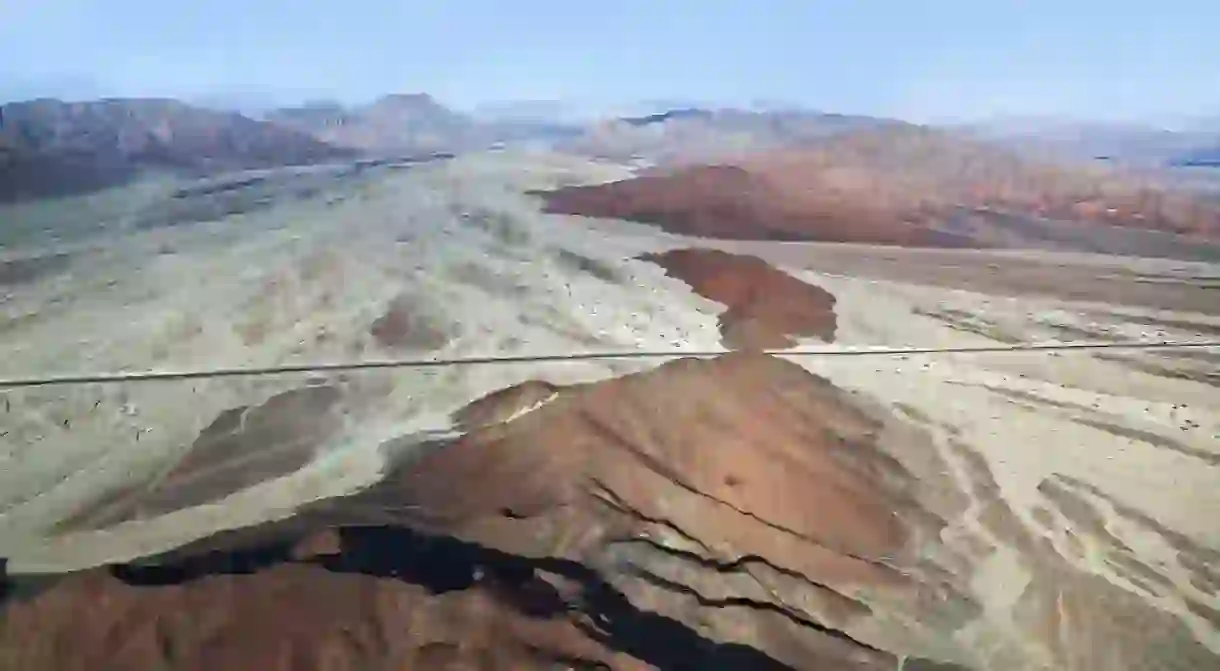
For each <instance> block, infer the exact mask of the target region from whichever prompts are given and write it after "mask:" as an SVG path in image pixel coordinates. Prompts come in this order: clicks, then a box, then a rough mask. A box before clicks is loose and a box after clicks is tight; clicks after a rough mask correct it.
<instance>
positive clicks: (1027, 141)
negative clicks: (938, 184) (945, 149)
mask: <svg viewBox="0 0 1220 671" xmlns="http://www.w3.org/2000/svg"><path fill="white" fill-rule="evenodd" d="M951 130H954V131H957V132H965V133H967V134H969V135H971V136H972V137H975V138H978V139H984V140H988V141H992V142H998V143H1001V144H1005V145H1007V146H1008V147H1010V148H1012V149H1016V150H1019V151H1021V152H1023V153H1026V154H1041V155H1044V156H1058V157H1062V158H1084V159H1095V160H1105V161H1112V162H1117V163H1124V164H1129V165H1144V166H1150V165H1161V164H1165V163H1167V162H1172V161H1174V160H1175V157H1177V156H1180V155H1182V154H1186V153H1189V152H1191V151H1193V150H1195V149H1197V148H1198V147H1200V146H1201V145H1206V144H1207V143H1208V142H1209V141H1211V140H1212V139H1213V138H1215V137H1217V134H1216V133H1209V132H1205V131H1204V130H1202V129H1201V128H1199V129H1190V130H1170V129H1167V128H1158V127H1156V126H1152V125H1143V124H1135V123H1116V122H1110V123H1107V122H1093V121H1076V120H1065V119H1055V118H1040V117H1028V118H1026V117H1020V118H1007V119H998V120H992V121H988V122H982V123H976V124H969V125H965V126H954V127H951Z"/></svg>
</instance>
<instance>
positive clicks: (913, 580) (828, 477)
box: [0, 353, 1220, 671]
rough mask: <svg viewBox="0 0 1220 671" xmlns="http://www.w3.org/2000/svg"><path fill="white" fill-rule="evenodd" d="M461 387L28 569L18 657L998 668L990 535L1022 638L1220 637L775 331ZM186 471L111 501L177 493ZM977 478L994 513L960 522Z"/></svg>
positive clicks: (216, 459)
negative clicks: (400, 447)
mask: <svg viewBox="0 0 1220 671" xmlns="http://www.w3.org/2000/svg"><path fill="white" fill-rule="evenodd" d="M264 411H265V412H275V413H276V416H275V417H268V418H267V419H265V420H260V421H263V422H272V423H278V424H281V425H293V424H298V425H300V423H302V422H305V423H306V424H308V423H310V422H314V421H316V420H314V419H312V418H311V417H310V416H311V415H312V414H314V413H316V412H317V408H315V407H313V406H312V402H305V401H299V400H296V399H295V397H292V400H277V401H276V402H275V403H269V404H268V405H267V407H266V408H265V409H264ZM246 412H247V414H248V413H249V412H251V411H246ZM912 413H915V411H912ZM461 414H462V417H463V421H464V422H466V423H467V424H468V425H471V426H473V424H474V423H476V422H477V423H478V424H479V425H480V426H479V427H478V428H473V429H472V430H471V431H470V432H469V433H467V434H465V435H464V436H463V437H460V438H457V439H455V440H452V441H450V442H448V443H447V444H444V445H443V446H442V448H441V449H429V450H425V451H416V452H415V453H414V454H413V455H412V456H409V457H401V458H400V461H399V462H398V465H397V466H395V467H393V468H391V469H390V471H389V472H388V473H387V474H386V475H385V477H384V478H383V479H382V480H381V481H380V482H379V483H377V484H374V485H372V486H371V487H369V488H367V489H365V490H363V491H360V492H358V493H355V494H353V495H350V496H346V497H341V498H336V499H329V500H323V501H320V502H317V503H314V504H308V505H306V506H304V507H302V508H300V509H298V510H297V512H296V513H295V514H294V515H293V516H291V517H288V518H286V519H284V520H281V521H278V522H270V523H266V524H262V525H258V526H254V527H247V528H243V529H239V530H235V531H229V532H223V533H220V534H218V535H216V536H213V537H210V538H205V539H203V540H201V541H198V542H195V543H192V544H189V545H187V546H186V547H183V548H180V549H178V550H175V551H171V552H170V553H168V554H165V555H163V556H160V557H151V558H147V559H142V560H139V561H137V562H133V563H127V564H118V565H114V566H111V567H109V568H98V569H91V570H87V571H84V572H80V573H77V574H74V575H69V576H66V577H63V578H59V579H30V578H26V579H24V580H25V581H24V582H23V581H22V580H17V581H16V582H15V583H14V585H13V594H12V595H11V597H10V603H9V604H8V607H7V613H6V615H5V618H4V619H3V621H2V622H0V667H2V668H6V669H39V670H42V671H55V670H58V669H87V668H88V669H92V668H123V669H163V668H173V669H181V670H190V669H199V670H203V669H213V668H260V669H294V670H304V669H328V670H331V671H333V670H335V669H390V668H403V667H404V666H405V667H408V668H414V667H415V666H419V667H420V668H438V669H441V668H445V669H516V668H531V669H532V668H556V665H566V667H564V668H589V669H594V668H614V669H637V668H638V669H644V668H660V669H705V668H743V669H772V668H773V669H878V670H881V669H886V670H888V669H894V668H902V669H908V670H909V669H957V668H980V667H974V666H973V665H972V664H971V662H970V660H969V658H966V657H964V656H963V654H962V652H960V651H957V646H956V644H955V643H954V642H953V638H952V636H953V632H955V631H957V630H959V629H962V628H964V627H968V626H970V623H971V622H972V621H973V620H974V619H975V618H977V617H979V614H980V610H981V607H982V604H981V603H980V602H979V601H978V595H977V592H975V591H974V590H972V586H971V576H972V575H974V574H975V573H976V571H979V570H983V566H984V565H985V564H986V561H987V557H988V555H989V554H990V553H991V552H992V551H994V549H995V546H994V544H995V543H1000V544H1004V545H1006V546H1009V547H1013V548H1019V550H1020V553H1021V557H1022V559H1021V562H1022V564H1023V565H1024V566H1025V567H1026V569H1027V570H1029V571H1030V572H1031V574H1032V579H1031V581H1030V583H1029V585H1028V587H1027V588H1026V589H1025V590H1024V591H1023V592H1021V593H1020V595H1019V600H1018V603H1017V606H1016V607H1015V610H1014V613H1015V614H1016V615H1015V617H1016V620H1015V621H1014V622H1012V624H1011V625H1010V626H1011V627H1014V628H1015V629H1013V631H1012V635H1013V637H1014V638H1016V639H1026V640H1028V641H1029V642H1028V643H1026V645H1028V646H1030V648H1029V649H1027V650H1026V651H1025V653H1024V654H1026V655H1033V656H1034V657H1041V658H1044V659H1045V660H1047V663H1048V664H1049V665H1050V666H1051V667H1053V668H1078V669H1098V670H1100V669H1107V668H1113V667H1112V666H1111V665H1110V664H1111V661H1112V660H1113V659H1114V657H1113V656H1114V655H1120V656H1122V657H1123V659H1124V660H1125V663H1129V664H1134V666H1129V667H1124V668H1141V669H1202V668H1209V666H1208V665H1209V664H1213V663H1214V662H1215V657H1214V656H1213V655H1212V653H1210V652H1209V651H1208V650H1206V649H1205V648H1203V647H1202V646H1201V645H1200V644H1199V643H1198V642H1196V641H1195V640H1194V639H1193V638H1192V637H1191V635H1190V634H1189V633H1188V632H1187V631H1186V630H1185V629H1184V628H1183V626H1182V624H1181V622H1180V621H1178V620H1176V619H1174V618H1173V617H1172V616H1170V615H1169V614H1167V613H1164V612H1161V611H1159V610H1157V609H1156V608H1153V607H1152V606H1151V605H1149V604H1148V603H1147V602H1145V601H1144V600H1142V599H1140V598H1138V597H1135V596H1133V595H1131V594H1129V593H1128V592H1126V591H1124V590H1123V589H1120V588H1118V587H1116V586H1115V585H1113V584H1112V583H1110V582H1107V581H1106V580H1103V579H1101V578H1098V577H1097V576H1093V575H1090V574H1088V573H1085V572H1082V571H1081V570H1080V569H1079V568H1077V567H1075V566H1074V565H1073V564H1070V563H1068V562H1067V561H1066V560H1065V559H1064V557H1063V556H1062V555H1061V554H1059V553H1058V552H1057V551H1056V550H1055V548H1054V547H1053V545H1052V543H1051V541H1050V540H1049V539H1048V538H1044V537H1042V536H1039V535H1037V534H1035V533H1033V532H1031V530H1030V529H1029V528H1027V527H1026V526H1025V524H1024V523H1022V522H1021V521H1020V520H1019V519H1018V518H1017V517H1016V516H1015V514H1014V512H1013V511H1012V510H1011V509H1010V508H1009V507H1008V505H1007V503H1006V501H1005V500H1004V499H1003V498H1002V497H1000V496H999V495H998V489H997V484H996V482H995V480H994V479H993V477H992V475H991V473H990V471H989V468H988V465H987V463H986V460H984V459H982V458H981V457H980V456H979V455H978V454H977V453H975V452H974V451H973V449H972V448H970V447H968V446H966V445H964V444H961V443H959V442H956V441H955V442H954V443H953V444H952V446H951V447H952V451H951V452H950V454H952V455H954V456H953V459H954V460H955V461H959V460H960V463H961V464H964V466H963V467H964V468H965V471H966V475H967V478H968V483H969V486H968V489H967V490H966V491H961V490H959V489H957V488H956V483H955V482H953V476H951V475H950V470H949V466H948V464H947V463H946V461H945V460H944V459H945V457H943V456H942V454H941V453H940V452H939V451H938V450H937V449H936V447H935V446H934V444H933V441H932V440H931V438H930V434H928V433H927V432H926V430H924V429H923V428H921V426H920V422H921V421H925V420H916V421H913V420H910V419H904V418H903V417H902V416H901V415H897V414H893V413H891V412H888V411H885V410H884V409H883V408H881V407H880V406H876V405H874V404H873V403H872V402H870V401H866V400H864V399H862V398H859V397H857V396H855V395H853V394H849V393H847V392H846V391H844V390H842V389H840V388H838V387H836V386H835V385H833V384H832V383H830V382H829V381H828V380H826V379H824V378H822V377H819V376H817V375H814V374H811V373H809V372H807V371H805V370H804V369H802V368H801V367H799V366H797V365H795V364H793V363H789V362H787V361H784V360H782V359H779V358H776V357H773V356H769V355H763V354H751V353H733V354H727V355H723V356H720V357H718V358H713V359H708V360H699V359H684V360H678V361H675V362H672V363H668V364H664V365H662V366H660V367H659V368H656V369H653V370H650V371H647V372H644V373H639V374H633V375H628V376H625V377H620V378H615V379H610V380H606V381H603V382H597V383H590V384H584V385H575V386H568V387H557V386H555V385H550V384H539V383H535V382H528V383H525V384H523V385H521V386H520V387H518V388H513V389H508V390H504V391H502V392H498V393H496V394H493V395H491V396H488V397H486V398H484V399H481V400H479V401H476V402H475V403H473V404H471V406H470V407H469V408H468V409H467V410H466V411H464V412H463V413H461ZM913 416H915V417H918V413H915V414H914V415H913ZM502 418H514V419H512V420H511V421H507V422H504V421H502ZM217 422H218V423H226V424H231V423H232V422H231V420H230V419H228V418H226V417H222V418H218V420H217ZM213 432H214V430H213V429H209V430H208V431H205V433H208V434H211V433H213ZM247 447H248V448H252V447H253V446H247ZM243 460H244V457H243V456H242V455H240V454H235V453H234V452H233V451H229V450H223V449H216V448H215V447H211V446H209V445H199V446H197V447H196V448H194V449H192V451H191V452H190V453H188V454H187V455H186V458H185V459H184V460H183V463H190V464H191V468H192V469H193V470H194V472H195V473H197V475H196V477H195V478H194V479H193V481H191V482H190V483H189V486H187V487H186V489H185V491H187V492H190V493H189V494H188V495H187V497H188V498H189V499H190V500H184V501H182V502H181V504H182V505H184V506H186V505H192V504H194V503H196V502H197V501H198V500H200V499H208V500H211V499H215V498H216V497H219V496H221V495H222V494H223V493H224V492H227V491H230V488H231V486H232V475H231V472H232V468H231V466H232V465H238V464H240V463H241V462H242V461H243ZM167 480H173V478H169V479H167ZM179 480H180V481H181V482H183V483H184V484H185V479H183V478H179ZM209 488H210V489H211V490H212V491H210V493H209V491H208V490H209ZM1040 489H1041V490H1042V491H1043V492H1044V493H1045V496H1046V497H1047V499H1048V501H1050V502H1052V503H1053V504H1054V505H1055V507H1056V508H1057V509H1058V510H1059V511H1061V514H1063V515H1066V516H1068V518H1069V519H1071V520H1073V522H1072V524H1073V525H1074V526H1076V527H1077V528H1079V533H1081V534H1085V535H1088V536H1089V537H1090V538H1093V537H1096V538H1099V539H1101V538H1104V539H1108V540H1107V541H1105V543H1106V544H1105V545H1104V546H1099V547H1105V548H1106V550H1105V551H1106V552H1107V553H1108V556H1109V557H1111V558H1112V561H1113V562H1114V565H1115V566H1116V567H1117V568H1118V569H1119V570H1122V571H1124V572H1126V573H1128V574H1130V576H1131V579H1132V580H1133V581H1136V582H1137V583H1142V584H1145V585H1146V589H1148V590H1150V591H1154V592H1155V591H1157V590H1158V589H1161V588H1163V586H1164V585H1166V584H1168V583H1166V582H1165V580H1166V579H1165V578H1164V577H1163V576H1162V575H1161V574H1160V573H1158V572H1156V571H1149V570H1146V569H1145V568H1144V567H1143V566H1142V565H1140V564H1139V563H1138V562H1135V561H1132V560H1131V559H1130V550H1129V548H1126V547H1125V545H1124V544H1123V542H1122V541H1121V540H1119V539H1117V538H1115V537H1113V536H1111V535H1110V534H1109V533H1108V532H1106V530H1105V527H1104V524H1103V522H1102V521H1101V519H1100V518H1099V517H1098V515H1097V513H1096V512H1095V511H1094V508H1092V506H1091V504H1089V503H1088V501H1089V500H1090V498H1089V497H1097V496H1101V497H1104V496H1105V494H1104V492H1099V491H1097V490H1091V489H1090V485H1088V484H1087V483H1083V482H1079V481H1075V480H1073V479H1071V478H1066V477H1061V478H1052V479H1048V480H1046V481H1045V482H1044V483H1043V485H1042V486H1041V487H1040ZM173 490H174V486H172V485H167V486H165V487H162V488H159V489H151V490H149V491H148V492H147V493H146V494H144V495H134V496H131V497H129V498H127V499H126V500H125V501H123V502H121V503H111V504H109V507H110V509H111V512H110V516H111V517H112V519H129V518H131V517H134V516H138V515H139V514H140V511H145V510H149V509H151V508H157V509H158V510H157V512H159V513H163V512H165V511H166V506H165V503H164V502H165V501H166V497H167V496H169V495H172V493H173ZM1114 505H1116V506H1119V509H1120V512H1122V514H1124V515H1126V516H1128V517H1129V518H1130V519H1132V520H1133V521H1134V523H1139V524H1143V525H1149V526H1150V528H1155V529H1158V530H1159V533H1162V534H1166V537H1167V538H1169V539H1170V540H1171V541H1172V542H1173V543H1174V544H1175V547H1177V548H1178V552H1180V553H1181V556H1182V557H1183V560H1182V561H1183V563H1184V565H1185V566H1188V567H1192V568H1190V569H1189V570H1191V571H1192V572H1193V575H1194V576H1195V577H1194V578H1192V579H1193V580H1196V581H1198V582H1197V584H1198V585H1200V586H1201V587H1200V588H1201V589H1202V588H1204V587H1208V588H1209V589H1214V588H1215V587H1216V586H1217V585H1220V576H1217V575H1216V574H1215V570H1214V562H1215V560H1216V559H1220V555H1216V554H1215V553H1214V552H1212V551H1208V550H1207V549H1206V548H1204V547H1201V546H1199V545H1197V544H1196V543H1194V542H1193V541H1192V540H1190V539H1189V538H1187V537H1185V536H1181V535H1174V534H1173V532H1171V531H1168V530H1166V529H1164V528H1163V527H1161V526H1160V525H1159V523H1157V522H1156V521H1155V520H1152V519H1150V518H1147V517H1146V516H1141V514H1140V513H1139V512H1138V511H1125V510H1123V509H1122V508H1121V505H1122V504H1121V503H1118V502H1115V503H1114ZM122 507H125V508H126V510H127V512H126V513H124V512H123V511H121V510H119V509H118V508H122ZM968 507H969V508H975V507H977V510H978V513H979V523H980V524H981V525H983V526H982V528H981V529H980V530H979V531H978V532H977V535H975V536H973V537H972V538H971V539H969V542H966V543H964V544H961V545H956V546H949V545H947V544H946V543H945V542H944V537H945V534H946V533H947V529H948V527H949V520H952V519H954V518H956V517H957V516H959V515H961V514H962V513H963V512H964V511H965V510H966V509H967V508H968ZM1046 514H1049V513H1046ZM954 533H955V534H957V533H961V530H960V529H959V530H957V531H955V532H954ZM1098 542H1100V541H1098ZM971 548H972V549H971ZM1124 567H1126V568H1124ZM1148 581H1152V582H1148ZM1097 604H1104V606H1103V608H1102V610H1101V611H1098V610H1096V606H1097ZM1193 607H1194V608H1196V609H1197V612H1198V613H1199V614H1200V616H1202V617H1208V618H1210V617H1213V616H1215V613H1211V612H1210V611H1209V609H1208V607H1207V606H1205V605H1203V604H1201V603H1200V604H1194V606H1193ZM83 610H84V611H87V612H88V614H89V615H88V617H81V613H82V611H83ZM1132 627H1136V628H1138V630H1139V632H1140V636H1139V637H1138V640H1137V639H1136V638H1129V639H1128V638H1127V636H1128V634H1129V633H1130V632H1131V631H1132V629H1131V628H1132ZM1047 631H1052V632H1053V631H1059V632H1060V634H1059V635H1058V636H1056V635H1047V634H1046V632H1047ZM1124 639H1127V642H1125V643H1124ZM65 641H71V645H64V644H63V642H65ZM911 650H917V651H922V652H921V654H925V655H928V656H931V657H941V659H940V661H938V662H933V661H931V660H929V659H919V658H918V657H919V654H912V653H911ZM938 651H939V652H938ZM1167 651H1172V652H1167ZM899 659H902V660H903V661H902V665H901V666H900V665H899Z"/></svg>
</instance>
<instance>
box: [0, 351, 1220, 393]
mask: <svg viewBox="0 0 1220 671" xmlns="http://www.w3.org/2000/svg"><path fill="white" fill-rule="evenodd" d="M1209 347H1220V340H1210V341H1201V342H1157V343H1113V342H1107V343H1098V342H1093V343H1090V342H1077V343H1048V344H1042V345H1039V344H1022V345H986V346H980V347H909V348H899V349H882V348H869V349H788V350H783V349H768V350H756V351H759V352H761V353H763V354H771V355H782V356H801V357H805V356H903V355H914V354H955V353H961V354H971V353H983V354H986V353H1002V352H1047V351H1050V352H1053V351H1065V350H1095V349H1127V350H1157V349H1184V348H1209ZM731 351H732V350H721V351H714V350H712V351H706V350H705V351H682V350H669V351H642V352H641V351H628V352H582V353H576V354H543V355H517V356H484V357H462V358H453V359H387V360H380V361H355V362H339V363H308V364H286V365H279V366H262V367H252V368H240V367H239V368H211V369H203V370H187V371H135V372H116V373H83V374H75V375H46V376H41V377H24V378H23V377H16V378H7V379H0V389H12V388H19V387H38V386H48V385H62V384H106V383H115V382H144V381H153V380H194V379H200V378H219V377H248V376H256V375H279V374H286V373H317V372H327V371H355V370H370V369H381V368H438V367H442V366H474V365H491V364H510V363H534V362H539V363H541V362H548V361H592V360H614V359H680V358H684V357H700V358H706V357H715V356H722V355H724V354H728V353H730V352H731Z"/></svg>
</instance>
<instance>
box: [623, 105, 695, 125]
mask: <svg viewBox="0 0 1220 671" xmlns="http://www.w3.org/2000/svg"><path fill="white" fill-rule="evenodd" d="M713 116H714V113H713V112H712V111H710V110H705V109H700V108H698V107H687V108H683V109H675V110H669V111H667V112H658V113H656V114H648V115H645V116H637V117H622V119H621V121H622V122H623V123H625V124H627V125H629V126H647V125H649V124H654V123H664V122H666V121H672V120H678V119H704V120H709V121H710V120H711V119H712V117H713Z"/></svg>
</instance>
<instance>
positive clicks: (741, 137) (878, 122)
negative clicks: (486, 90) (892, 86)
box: [559, 107, 901, 164]
mask: <svg viewBox="0 0 1220 671" xmlns="http://www.w3.org/2000/svg"><path fill="white" fill-rule="evenodd" d="M891 124H901V122H898V121H893V120H890V119H881V118H876V117H866V116H850V115H841V114H826V113H823V112H816V111H807V110H799V109H795V110H774V111H753V110H744V109H736V108H723V109H708V108H701V107H682V108H676V109H672V110H668V111H663V112H657V113H653V114H647V115H642V116H631V117H619V118H615V119H610V120H606V121H602V122H599V123H595V124H590V125H589V126H588V127H587V128H586V129H585V131H584V132H583V133H581V134H580V135H579V136H578V137H575V138H573V139H571V140H568V141H565V142H562V143H560V144H559V147H560V148H561V149H564V150H567V151H571V152H575V153H580V154H588V155H594V156H602V157H606V158H613V159H629V158H645V159H648V160H650V161H653V162H656V163H662V164H666V163H683V162H698V161H703V160H710V159H716V158H722V157H726V156H733V155H736V154H740V153H742V152H753V151H759V150H766V149H779V148H784V147H793V146H800V145H803V144H807V143H810V142H815V141H819V140H823V139H825V138H828V137H832V136H835V135H837V134H839V133H843V132H848V131H852V130H859V129H863V128H871V127H877V126H886V125H891Z"/></svg>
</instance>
